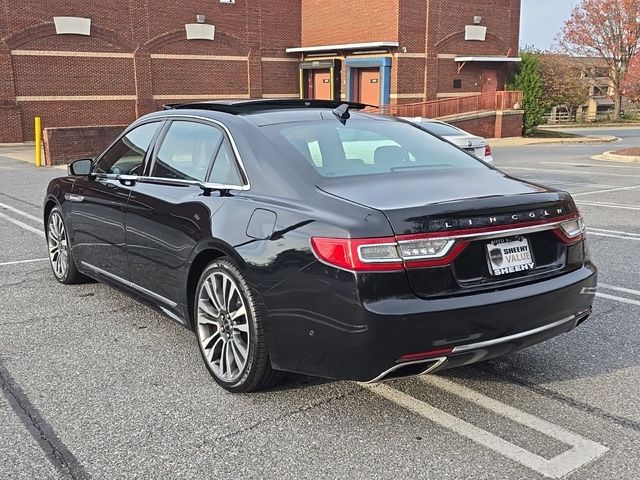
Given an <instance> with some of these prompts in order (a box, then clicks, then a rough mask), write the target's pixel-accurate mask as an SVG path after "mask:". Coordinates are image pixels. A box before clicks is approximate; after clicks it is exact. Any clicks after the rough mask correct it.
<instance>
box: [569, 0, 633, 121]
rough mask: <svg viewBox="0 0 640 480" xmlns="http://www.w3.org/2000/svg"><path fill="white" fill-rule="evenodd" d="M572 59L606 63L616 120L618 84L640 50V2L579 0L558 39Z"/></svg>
mask: <svg viewBox="0 0 640 480" xmlns="http://www.w3.org/2000/svg"><path fill="white" fill-rule="evenodd" d="M558 42H559V44H560V46H561V48H562V49H563V50H565V51H566V52H567V53H569V54H570V55H572V56H588V57H599V58H601V59H603V61H604V62H606V65H607V67H608V71H609V79H610V80H611V84H612V87H613V92H614V104H615V109H614V119H615V120H619V119H620V112H621V106H622V85H623V82H624V79H625V76H626V74H627V72H628V70H629V64H630V62H631V60H632V59H633V58H634V57H635V56H636V55H637V54H638V51H639V48H640V0H582V1H581V2H580V3H579V4H578V5H577V6H576V7H575V8H574V9H573V12H572V13H571V17H570V18H569V19H568V20H567V21H566V22H565V25H564V29H563V31H562V33H561V35H560V36H559V37H558Z"/></svg>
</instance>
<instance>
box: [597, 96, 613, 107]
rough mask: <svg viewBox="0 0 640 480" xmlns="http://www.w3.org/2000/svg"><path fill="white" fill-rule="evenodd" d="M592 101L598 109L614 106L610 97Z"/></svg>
mask: <svg viewBox="0 0 640 480" xmlns="http://www.w3.org/2000/svg"><path fill="white" fill-rule="evenodd" d="M593 101H594V102H596V105H597V106H599V107H611V106H612V105H615V102H614V101H613V98H611V97H593Z"/></svg>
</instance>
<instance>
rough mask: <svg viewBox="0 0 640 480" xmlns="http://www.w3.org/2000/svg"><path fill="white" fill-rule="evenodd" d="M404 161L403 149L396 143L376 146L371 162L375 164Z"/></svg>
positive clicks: (396, 163)
mask: <svg viewBox="0 0 640 480" xmlns="http://www.w3.org/2000/svg"><path fill="white" fill-rule="evenodd" d="M403 162H404V151H403V150H402V147H399V146H397V145H385V146H383V147H378V148H376V151H375V153H374V154H373V163H375V164H376V165H400V164H402V163H403Z"/></svg>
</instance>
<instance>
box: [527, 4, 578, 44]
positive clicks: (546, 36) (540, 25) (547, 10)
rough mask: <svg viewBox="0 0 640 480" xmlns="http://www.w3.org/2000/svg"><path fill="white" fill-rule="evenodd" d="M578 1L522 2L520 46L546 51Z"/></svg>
mask: <svg viewBox="0 0 640 480" xmlns="http://www.w3.org/2000/svg"><path fill="white" fill-rule="evenodd" d="M577 3H578V0H522V11H521V27H520V46H522V47H524V46H534V47H536V48H538V49H540V50H546V49H548V48H550V47H552V46H553V45H554V43H555V42H554V39H555V37H556V35H557V34H558V33H560V31H561V30H562V27H563V26H564V22H565V20H566V19H567V18H569V16H570V15H571V11H572V10H573V7H574V6H575V5H576V4H577Z"/></svg>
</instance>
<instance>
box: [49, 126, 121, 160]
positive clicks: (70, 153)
mask: <svg viewBox="0 0 640 480" xmlns="http://www.w3.org/2000/svg"><path fill="white" fill-rule="evenodd" d="M125 128H126V126H125V125H113V126H98V127H66V128H45V129H44V137H43V140H44V156H45V163H46V165H62V164H65V163H69V162H71V161H73V160H78V159H80V158H95V157H97V156H98V155H99V154H100V153H102V152H103V151H104V150H105V149H106V148H107V147H108V146H109V145H110V144H111V143H112V142H113V141H114V140H115V139H116V137H117V136H118V135H120V133H122V131H123V130H124V129H125Z"/></svg>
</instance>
